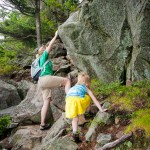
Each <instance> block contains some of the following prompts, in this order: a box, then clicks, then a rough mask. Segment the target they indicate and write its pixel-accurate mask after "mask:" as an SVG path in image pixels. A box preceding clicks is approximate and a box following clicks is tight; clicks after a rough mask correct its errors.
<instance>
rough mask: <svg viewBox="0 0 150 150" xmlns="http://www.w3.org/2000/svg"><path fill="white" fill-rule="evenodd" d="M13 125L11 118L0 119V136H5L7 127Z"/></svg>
mask: <svg viewBox="0 0 150 150" xmlns="http://www.w3.org/2000/svg"><path fill="white" fill-rule="evenodd" d="M10 123H11V120H10V116H4V117H2V118H0V136H1V135H3V133H4V132H5V130H6V128H7V126H8V125H9V124H10Z"/></svg>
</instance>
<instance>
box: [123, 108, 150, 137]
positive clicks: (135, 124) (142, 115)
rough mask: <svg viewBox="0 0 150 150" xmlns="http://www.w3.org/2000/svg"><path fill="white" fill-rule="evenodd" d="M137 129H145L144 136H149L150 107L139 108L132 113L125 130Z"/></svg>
mask: <svg viewBox="0 0 150 150" xmlns="http://www.w3.org/2000/svg"><path fill="white" fill-rule="evenodd" d="M137 129H142V130H144V131H145V136H146V137H148V138H150V108H147V109H141V110H138V111H136V112H134V113H133V118H132V119H131V124H130V125H129V126H128V127H127V129H126V132H131V131H132V132H134V131H136V130H137Z"/></svg>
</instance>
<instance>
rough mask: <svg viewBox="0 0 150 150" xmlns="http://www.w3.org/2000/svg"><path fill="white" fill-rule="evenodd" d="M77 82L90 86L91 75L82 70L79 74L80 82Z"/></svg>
mask: <svg viewBox="0 0 150 150" xmlns="http://www.w3.org/2000/svg"><path fill="white" fill-rule="evenodd" d="M77 84H84V85H86V86H87V87H89V86H90V76H89V75H88V74H87V73H85V72H80V73H79V74H78V82H77Z"/></svg>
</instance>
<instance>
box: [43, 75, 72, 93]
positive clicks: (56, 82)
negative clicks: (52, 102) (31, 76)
mask: <svg viewBox="0 0 150 150" xmlns="http://www.w3.org/2000/svg"><path fill="white" fill-rule="evenodd" d="M40 84H41V87H42V88H44V89H53V88H56V87H60V86H64V87H65V92H66V93H67V92H68V90H69V89H70V87H71V81H70V79H68V78H64V77H58V76H43V77H41V78H40Z"/></svg>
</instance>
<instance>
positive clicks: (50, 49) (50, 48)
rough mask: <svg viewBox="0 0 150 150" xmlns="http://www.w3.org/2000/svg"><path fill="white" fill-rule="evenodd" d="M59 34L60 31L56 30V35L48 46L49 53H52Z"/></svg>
mask: <svg viewBox="0 0 150 150" xmlns="http://www.w3.org/2000/svg"><path fill="white" fill-rule="evenodd" d="M57 36H58V31H56V32H55V36H54V37H53V38H52V40H51V41H50V43H49V45H48V47H47V48H46V51H47V52H48V53H50V52H51V51H52V48H53V45H54V43H55V40H56V38H57Z"/></svg>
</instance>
